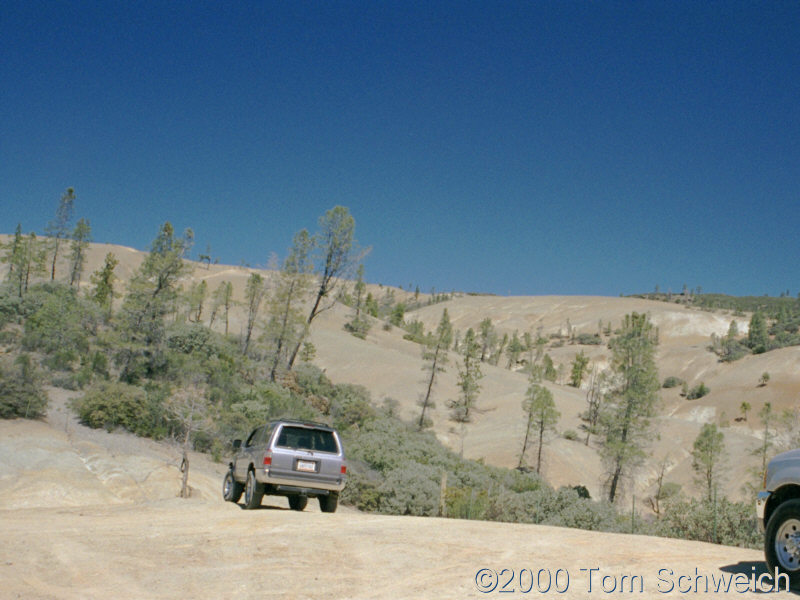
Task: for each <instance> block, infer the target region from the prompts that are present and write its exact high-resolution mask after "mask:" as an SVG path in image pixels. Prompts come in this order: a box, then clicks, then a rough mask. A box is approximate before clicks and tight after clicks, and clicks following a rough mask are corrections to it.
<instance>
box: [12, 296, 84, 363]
mask: <svg viewBox="0 0 800 600" xmlns="http://www.w3.org/2000/svg"><path fill="white" fill-rule="evenodd" d="M29 296H30V298H27V297H26V301H28V302H30V304H29V306H30V307H31V308H33V311H32V312H31V313H30V314H29V315H28V316H27V318H26V319H25V335H24V337H23V339H22V344H23V346H24V347H25V348H28V349H32V350H41V351H42V352H45V353H48V354H53V355H55V356H54V358H53V363H54V367H53V368H55V369H56V370H65V369H67V368H69V366H70V364H71V363H72V362H74V361H75V360H77V357H78V355H79V354H81V353H84V352H86V351H88V349H89V334H90V333H91V332H92V331H93V330H94V329H95V328H96V319H95V318H94V314H93V312H92V311H91V310H90V309H89V307H88V305H86V303H85V302H84V301H82V300H81V299H80V298H79V297H78V295H77V293H76V291H75V290H74V289H72V288H70V287H68V286H65V285H60V284H47V285H44V284H41V285H38V286H36V288H35V289H34V290H33V291H31V292H30V293H29Z"/></svg>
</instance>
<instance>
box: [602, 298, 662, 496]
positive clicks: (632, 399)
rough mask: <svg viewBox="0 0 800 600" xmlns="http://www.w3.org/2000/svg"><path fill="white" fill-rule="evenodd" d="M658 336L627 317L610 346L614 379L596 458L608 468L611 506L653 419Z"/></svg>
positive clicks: (644, 322) (641, 320)
mask: <svg viewBox="0 0 800 600" xmlns="http://www.w3.org/2000/svg"><path fill="white" fill-rule="evenodd" d="M656 340H657V331H656V329H655V328H654V327H653V325H652V324H651V323H650V321H649V320H648V318H647V315H644V314H637V313H632V314H630V315H626V316H625V318H624V320H623V323H622V327H621V332H620V334H619V335H618V336H617V337H616V338H614V339H613V340H612V341H611V351H612V354H613V361H612V364H613V369H614V372H615V374H616V376H617V378H618V380H619V385H618V387H617V389H615V390H614V392H613V394H611V395H610V398H609V399H608V401H607V402H606V411H605V412H604V414H603V416H602V424H603V429H604V433H605V440H604V442H603V447H602V448H601V456H602V458H603V460H604V462H605V464H606V467H607V474H608V480H607V485H608V500H609V502H614V500H615V498H616V497H617V493H618V491H619V486H620V484H621V482H622V479H623V477H625V476H627V475H630V473H631V471H632V470H633V469H634V468H635V467H636V466H637V465H638V464H639V463H640V462H641V460H642V459H643V457H644V447H645V444H646V443H647V442H648V441H649V440H650V439H651V437H652V436H651V419H652V418H653V417H654V416H655V414H656V407H657V403H658V390H659V387H660V386H659V380H658V371H657V369H656V364H655V358H654V355H655V345H656Z"/></svg>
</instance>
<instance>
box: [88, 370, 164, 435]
mask: <svg viewBox="0 0 800 600" xmlns="http://www.w3.org/2000/svg"><path fill="white" fill-rule="evenodd" d="M163 399H164V393H163V392H162V391H160V390H158V389H156V388H154V389H153V390H151V392H150V393H147V392H145V390H143V389H142V388H139V387H136V386H133V385H129V384H127V383H121V382H116V381H114V382H112V381H101V382H99V383H95V384H94V385H92V386H91V387H90V388H89V389H88V390H87V391H86V393H85V394H84V395H83V396H82V397H81V398H76V399H75V400H74V401H73V408H74V409H75V410H76V412H77V413H78V418H79V419H80V421H81V423H83V424H84V425H88V426H89V427H93V428H95V429H99V428H101V427H102V428H104V429H106V430H107V431H113V430H114V429H115V428H117V427H122V428H123V429H127V430H128V431H131V432H133V433H136V434H138V435H143V436H150V437H155V438H158V437H163V436H164V435H165V434H166V432H167V425H166V422H167V418H166V414H165V412H164V409H163Z"/></svg>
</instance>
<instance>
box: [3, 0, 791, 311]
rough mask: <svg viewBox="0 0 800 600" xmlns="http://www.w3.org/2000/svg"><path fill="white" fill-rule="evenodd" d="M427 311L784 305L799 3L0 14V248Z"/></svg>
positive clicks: (7, 4) (275, 5)
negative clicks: (611, 304)
mask: <svg viewBox="0 0 800 600" xmlns="http://www.w3.org/2000/svg"><path fill="white" fill-rule="evenodd" d="M69 186H72V187H74V188H75V191H76V194H77V198H78V199H77V202H76V217H80V216H84V217H86V218H88V219H89V220H90V221H91V224H92V229H93V236H94V239H95V240H96V241H107V242H114V243H119V244H124V245H129V246H134V247H137V248H140V249H146V248H147V246H148V244H149V243H150V241H151V240H152V239H153V237H154V236H155V234H156V232H157V229H158V226H159V224H160V223H162V222H163V221H166V220H169V221H171V222H172V223H173V224H174V225H175V226H176V228H178V229H183V228H185V227H192V228H193V229H194V231H195V236H196V244H195V249H194V252H193V255H194V256H195V257H196V256H197V254H198V252H200V253H202V252H204V250H205V248H206V244H210V246H211V253H212V255H213V256H215V257H218V258H219V260H220V262H223V263H232V264H239V263H241V262H242V261H244V262H246V263H249V264H252V265H263V264H266V262H267V260H268V257H269V255H270V253H272V252H276V253H278V254H279V255H281V256H282V255H284V254H285V253H286V249H287V247H288V246H289V244H290V242H291V238H292V235H293V234H294V232H295V231H297V230H298V229H300V228H303V227H306V228H309V229H311V230H313V229H315V228H316V221H317V218H318V217H319V215H321V214H322V213H324V212H325V210H327V209H328V208H330V207H332V206H334V205H337V204H342V205H345V206H347V207H349V208H350V210H351V212H352V214H353V216H354V217H355V219H356V236H357V238H358V240H359V242H360V243H361V244H362V245H364V246H372V248H373V250H372V253H371V254H370V255H369V257H368V258H367V260H366V262H365V268H366V276H367V279H368V280H369V281H371V282H374V283H384V284H391V285H403V286H407V285H408V284H412V285H419V286H420V288H421V289H422V290H423V291H428V290H430V288H431V287H435V288H436V289H437V290H441V291H450V290H452V289H455V290H464V291H479V292H492V293H498V294H509V293H510V294H599V295H612V296H614V295H618V294H620V293H625V294H628V293H635V292H642V291H651V290H652V289H653V288H654V286H655V285H656V284H658V285H659V286H660V287H661V289H662V290H666V289H668V288H671V289H673V290H675V291H679V290H680V288H681V287H682V285H683V284H687V285H689V286H690V287H695V286H698V285H699V286H702V288H703V290H704V291H707V292H712V291H713V292H722V293H731V294H754V295H761V294H770V295H778V294H780V293H781V292H783V291H786V290H789V291H790V292H791V294H792V295H795V294H797V293H798V291H800V3H798V2H794V1H792V2H788V1H779V0H778V1H770V2H698V1H691V2H683V1H675V2H663V1H660V0H659V1H641V2H640V1H636V2H603V1H595V2H573V1H568V0H564V1H562V0H559V1H552V2H550V1H542V2H537V1H526V2H516V1H507V2H506V1H504V2H498V1H486V2H476V1H471V0H461V1H458V2H435V1H434V2H430V3H427V2H426V3H419V2H407V1H403V2H384V1H378V2H375V1H372V0H370V1H364V2H340V1H336V0H333V1H330V2H328V1H325V2H318V1H314V2H297V1H290V2H284V1H281V2H238V1H237V2H207V1H193V2H176V1H169V2H158V1H155V0H148V1H146V2H129V1H98V2H88V1H84V0H76V1H74V2H56V1H55V0H53V1H48V2H40V1H35V0H25V1H22V2H18V1H16V0H4V1H2V2H0V230H2V231H5V232H9V233H10V232H12V231H13V229H14V228H15V227H16V224H17V223H18V222H21V223H22V226H23V229H24V230H25V231H30V230H35V231H37V232H41V231H42V230H43V229H44V226H45V224H46V223H47V221H48V220H49V219H51V218H52V216H53V214H54V212H55V209H56V206H57V204H58V200H59V198H60V196H61V194H62V193H63V191H64V190H65V188H67V187H69Z"/></svg>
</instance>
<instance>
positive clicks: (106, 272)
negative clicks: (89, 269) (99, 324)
mask: <svg viewBox="0 0 800 600" xmlns="http://www.w3.org/2000/svg"><path fill="white" fill-rule="evenodd" d="M118 264H119V261H118V260H117V257H116V256H114V254H112V253H111V252H109V253H108V254H106V258H105V262H104V263H103V266H102V267H101V268H100V269H98V270H97V271H95V272H94V273H92V275H91V277H90V280H91V282H92V284H93V285H94V290H92V291H91V292H89V298H91V299H92V300H94V301H95V302H96V303H97V304H99V305H100V307H101V308H103V311H104V313H105V316H106V319H107V320H108V319H110V318H111V310H112V303H113V301H114V298H115V296H116V295H117V294H116V293H115V292H114V279H115V277H114V269H115V268H116V267H117V265H118Z"/></svg>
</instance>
